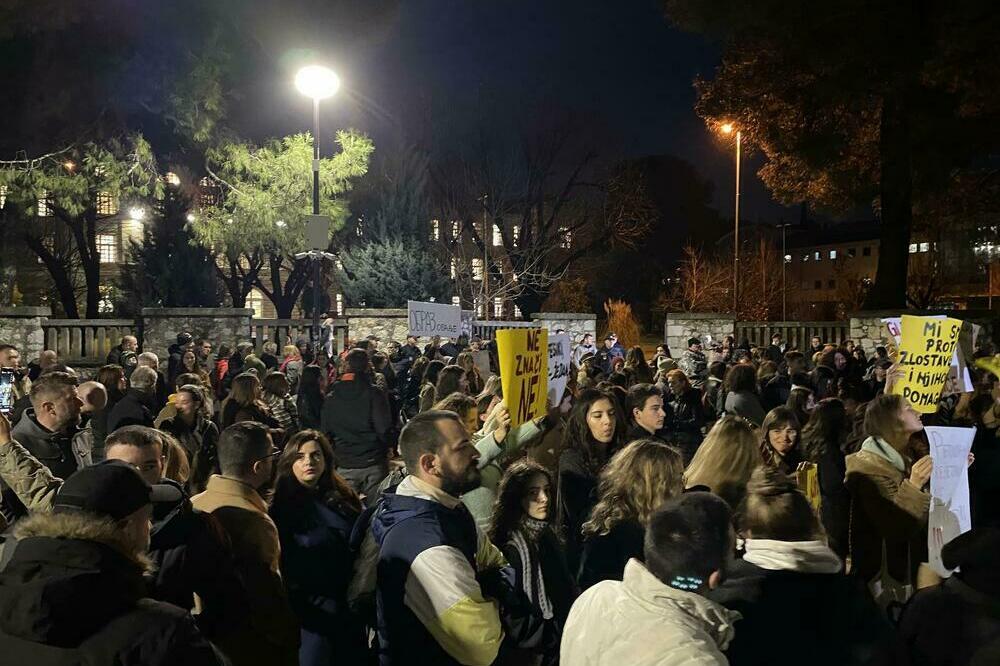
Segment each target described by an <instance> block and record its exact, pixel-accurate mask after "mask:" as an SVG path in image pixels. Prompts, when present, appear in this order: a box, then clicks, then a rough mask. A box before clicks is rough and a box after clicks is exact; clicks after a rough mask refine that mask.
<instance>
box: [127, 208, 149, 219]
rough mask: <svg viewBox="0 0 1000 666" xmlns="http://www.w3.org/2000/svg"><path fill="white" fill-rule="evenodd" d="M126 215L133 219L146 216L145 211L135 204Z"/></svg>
mask: <svg viewBox="0 0 1000 666" xmlns="http://www.w3.org/2000/svg"><path fill="white" fill-rule="evenodd" d="M128 215H129V217H131V218H132V219H133V220H141V219H143V218H144V217H146V211H145V210H143V209H142V208H139V207H138V206H136V207H135V208H132V209H130V210H129V212H128Z"/></svg>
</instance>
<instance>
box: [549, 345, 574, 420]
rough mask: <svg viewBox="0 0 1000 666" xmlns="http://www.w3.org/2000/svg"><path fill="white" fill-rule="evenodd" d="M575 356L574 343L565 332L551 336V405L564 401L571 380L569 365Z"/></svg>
mask: <svg viewBox="0 0 1000 666" xmlns="http://www.w3.org/2000/svg"><path fill="white" fill-rule="evenodd" d="M572 358H573V345H572V343H571V342H570V339H569V336H568V335H566V334H565V333H560V334H559V335H550V336H549V391H548V393H549V407H555V406H556V405H558V404H559V403H560V401H562V397H563V393H565V392H566V383H567V382H569V366H570V362H571V361H572Z"/></svg>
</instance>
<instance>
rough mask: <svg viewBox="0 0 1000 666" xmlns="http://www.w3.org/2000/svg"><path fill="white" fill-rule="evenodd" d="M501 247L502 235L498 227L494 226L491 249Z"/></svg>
mask: <svg viewBox="0 0 1000 666" xmlns="http://www.w3.org/2000/svg"><path fill="white" fill-rule="evenodd" d="M501 245H503V234H501V233H500V227H499V226H498V225H496V224H494V225H493V247H500V246H501Z"/></svg>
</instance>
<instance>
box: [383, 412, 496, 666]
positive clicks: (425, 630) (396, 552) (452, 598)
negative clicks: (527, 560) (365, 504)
mask: <svg viewBox="0 0 1000 666" xmlns="http://www.w3.org/2000/svg"><path fill="white" fill-rule="evenodd" d="M399 452H400V455H401V456H402V458H403V461H404V462H405V463H406V468H407V470H409V476H407V477H406V478H405V479H403V481H402V482H401V483H400V484H399V486H398V487H397V488H396V492H395V493H387V494H386V495H385V496H384V498H383V500H382V503H381V505H380V507H379V509H378V510H377V511H376V513H375V516H374V518H373V519H372V526H371V528H372V535H373V536H374V538H375V542H376V544H378V546H379V555H378V579H377V580H378V584H377V592H376V599H377V604H378V639H379V643H380V656H381V658H382V660H381V663H382V664H383V666H388V665H390V664H391V665H393V666H396V665H399V664H417V663H420V664H490V663H493V661H494V660H495V659H496V657H497V654H498V652H499V650H500V645H501V643H502V642H503V639H504V632H503V628H502V624H501V618H500V611H499V610H498V607H497V604H496V603H495V602H494V601H492V600H490V599H487V598H486V597H488V596H493V597H495V598H499V599H501V606H503V599H504V598H505V597H506V596H507V592H506V591H505V589H504V584H503V582H502V577H501V576H500V575H499V570H500V568H501V567H504V566H505V565H506V562H505V561H504V559H503V556H502V555H501V554H500V551H499V550H497V548H496V547H495V546H494V545H493V544H492V543H490V541H489V539H488V538H486V536H485V535H484V534H481V533H479V532H478V531H477V530H476V524H475V521H474V520H473V518H472V515H471V514H470V513H469V511H468V509H466V508H465V506H464V505H463V504H462V503H461V502H460V501H459V499H458V497H459V496H460V495H462V494H463V493H465V492H468V491H470V490H472V489H474V488H476V487H477V486H478V485H479V481H480V478H479V477H480V472H479V468H478V465H477V463H478V461H479V453H478V451H476V448H475V447H474V446H473V445H472V442H471V441H470V440H469V434H468V432H467V431H466V429H465V426H463V424H462V421H461V420H460V419H459V417H458V415H457V414H455V413H454V412H448V411H440V410H430V411H426V412H423V413H421V414H419V415H417V416H415V417H414V418H412V419H410V421H409V422H408V423H407V424H406V426H405V427H404V428H403V431H402V432H401V433H400V436H399ZM507 589H509V588H507Z"/></svg>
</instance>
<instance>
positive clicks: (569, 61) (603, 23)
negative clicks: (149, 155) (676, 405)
mask: <svg viewBox="0 0 1000 666" xmlns="http://www.w3.org/2000/svg"><path fill="white" fill-rule="evenodd" d="M382 19H383V21H382V25H380V26H378V27H377V28H372V29H370V30H368V31H366V32H365V34H364V35H363V36H360V37H358V38H357V39H355V40H354V41H353V42H352V43H351V44H350V45H349V47H347V48H338V47H337V45H332V44H319V45H318V46H317V49H316V50H317V52H322V53H323V54H324V56H323V57H325V58H328V59H330V66H332V67H333V68H334V69H336V70H337V71H338V72H339V73H340V75H341V78H342V79H343V81H344V89H343V91H342V93H341V94H340V95H338V96H337V97H336V98H334V99H333V100H331V101H329V102H327V103H325V107H324V115H323V121H324V123H329V124H330V125H331V126H344V125H351V126H354V127H357V128H359V129H362V130H364V131H367V132H369V133H370V134H371V135H372V136H373V138H374V139H375V142H376V144H375V145H376V150H377V149H378V146H379V144H380V142H385V141H387V140H394V139H398V138H399V137H404V140H412V137H420V136H422V137H426V136H427V133H426V128H427V127H428V126H433V127H434V130H433V132H434V137H435V138H434V143H435V145H438V144H441V143H446V142H448V141H462V140H464V137H466V136H468V132H471V131H473V130H474V129H475V128H476V127H477V126H481V125H482V124H483V120H482V119H484V118H485V119H486V122H488V123H490V124H493V123H496V124H497V125H498V126H502V125H504V123H505V121H506V120H507V119H508V117H509V116H510V115H511V114H513V113H519V112H521V111H524V110H533V109H539V108H544V109H547V110H550V111H551V113H554V114H558V113H562V112H567V113H571V114H574V115H576V116H578V117H579V116H582V117H583V119H584V120H585V122H586V124H587V125H588V126H589V127H591V128H593V129H594V134H593V139H592V140H593V141H594V142H595V145H596V146H597V147H598V150H599V152H600V153H601V154H602V156H605V157H611V158H614V157H620V156H624V157H639V156H643V155H651V154H660V153H667V154H673V155H676V156H679V157H681V158H683V159H686V160H688V161H690V162H691V163H693V164H694V165H695V167H696V168H697V170H698V171H699V172H700V173H702V174H703V175H704V176H705V177H707V178H708V179H710V180H711V181H713V182H714V183H715V197H714V199H715V204H716V206H717V207H718V208H719V209H720V210H721V211H722V212H723V214H724V215H726V216H729V215H731V214H732V213H731V207H732V195H733V154H732V150H731V147H726V146H724V145H722V144H721V143H719V142H718V141H717V140H715V138H714V137H712V136H711V135H710V133H709V132H708V131H707V130H706V129H705V127H704V124H703V123H702V121H701V120H700V119H699V118H698V117H697V116H696V115H695V113H694V111H693V108H692V106H693V103H694V90H693V88H692V81H693V79H694V78H695V77H696V76H697V75H699V74H702V75H710V74H711V72H712V69H713V68H714V66H715V65H716V63H717V61H718V57H719V51H718V49H717V48H716V47H714V46H713V45H711V44H709V43H707V42H705V41H704V40H703V39H702V38H701V37H699V36H696V35H691V34H687V33H683V32H680V31H678V30H675V29H673V28H671V27H670V26H669V25H668V24H667V22H666V20H665V19H664V17H663V13H662V11H661V9H660V5H659V3H658V2H654V1H653V0H628V1H625V2H610V1H607V0H576V1H575V2H572V3H568V2H563V1H560V0H503V1H502V2H486V1H482V0H404V1H403V2H402V3H401V5H400V7H399V9H398V10H397V11H395V12H391V13H390V14H389V15H388V16H383V17H382ZM316 34H317V38H318V40H320V41H321V40H322V39H323V36H322V30H321V29H319V27H317V32H316ZM270 46H271V49H270V50H271V51H272V53H273V55H272V57H273V58H274V60H275V63H276V65H278V67H277V70H276V71H277V72H281V71H282V69H281V68H282V67H285V68H286V70H287V71H288V72H289V74H291V72H292V69H291V67H292V64H291V63H292V62H293V61H294V60H295V59H296V58H295V55H296V53H295V52H294V51H293V50H288V51H286V52H284V53H279V52H278V51H279V50H280V48H281V45H280V44H279V43H276V42H274V41H272V43H271V45H270ZM279 76H280V74H279ZM275 83H278V81H275ZM289 85H290V84H289ZM276 92H280V91H276ZM286 94H288V95H289V96H293V95H294V92H293V91H289V92H288V93H286ZM309 121H310V118H309V115H308V102H307V101H305V100H302V101H301V104H296V103H294V102H290V103H289V104H288V106H284V105H280V106H279V109H278V113H276V114H275V115H274V117H273V118H268V119H267V120H266V121H265V125H266V126H267V130H268V131H270V132H272V133H275V134H277V133H287V132H290V131H297V130H298V129H300V128H301V129H304V128H305V127H307V126H308V123H309ZM528 122H530V117H529V120H528ZM296 123H298V124H299V127H295V125H296ZM477 123H478V125H477ZM407 137H408V138H407ZM752 164H753V162H751V168H747V165H746V164H745V165H744V168H745V171H744V173H745V176H744V180H743V188H744V190H743V196H742V206H743V211H744V212H743V213H742V214H741V217H742V218H743V219H756V218H761V219H762V220H763V221H768V222H774V221H777V219H778V218H779V217H782V216H784V217H786V218H788V219H794V217H795V216H796V215H797V212H795V211H792V210H789V209H785V208H782V207H781V206H779V205H777V204H776V203H774V202H773V201H772V200H771V199H770V197H769V195H768V193H767V191H766V189H765V188H764V187H763V185H762V184H761V183H760V182H759V180H758V179H757V178H756V176H755V175H754V173H753V172H754V171H755V170H756V169H755V167H753V166H752Z"/></svg>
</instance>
